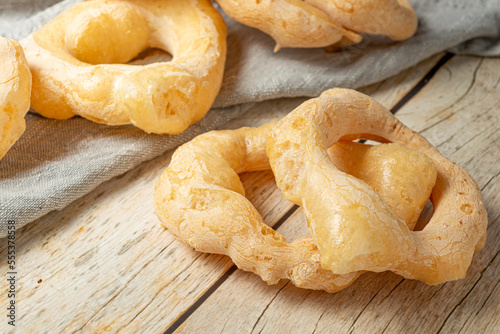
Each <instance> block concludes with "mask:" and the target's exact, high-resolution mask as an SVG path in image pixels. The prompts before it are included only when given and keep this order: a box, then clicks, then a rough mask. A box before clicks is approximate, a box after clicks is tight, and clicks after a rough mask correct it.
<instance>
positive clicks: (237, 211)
mask: <svg viewBox="0 0 500 334" xmlns="http://www.w3.org/2000/svg"><path fill="white" fill-rule="evenodd" d="M273 125H274V123H272V124H267V125H264V126H262V127H260V128H241V129H238V130H232V131H213V132H209V133H206V134H203V135H200V136H198V137H196V138H195V139H193V140H192V141H191V142H189V143H186V144H184V145H182V146H181V147H179V148H178V149H177V151H176V152H175V153H174V155H173V157H172V161H171V162H170V165H169V167H168V168H167V169H166V170H165V171H164V172H163V174H162V175H161V176H160V178H159V180H158V182H157V184H156V188H155V196H154V199H155V208H156V213H157V215H158V217H159V218H160V220H161V221H162V223H163V225H164V226H165V227H166V228H168V229H169V230H170V231H171V232H172V233H173V234H174V235H175V236H177V237H178V238H179V239H180V240H181V241H182V242H184V243H187V244H189V245H190V246H192V247H194V248H195V249H196V250H198V251H202V252H208V253H216V254H225V255H228V256H230V257H231V259H232V260H233V261H234V263H235V264H236V265H237V266H238V268H240V269H243V270H246V271H251V272H254V273H256V274H258V275H259V276H260V277H261V278H262V279H263V280H264V281H266V282H268V283H269V284H275V283H277V282H278V281H279V280H280V279H282V278H287V279H290V280H291V282H292V283H293V284H295V285H296V286H298V287H303V288H308V289H318V290H326V291H329V292H335V291H338V290H341V289H343V288H346V287H347V286H349V285H350V284H351V283H352V282H354V280H355V279H356V278H357V277H358V276H359V275H361V272H354V273H347V274H343V275H336V274H333V273H332V272H331V271H329V270H325V269H323V268H322V267H321V265H320V257H319V252H318V248H317V247H316V244H315V242H314V240H313V238H312V237H304V238H300V239H298V240H296V241H294V242H292V243H287V242H286V240H285V238H284V237H283V236H282V235H281V234H279V233H278V232H276V231H274V230H273V229H272V228H270V227H268V226H267V225H266V224H265V223H264V221H263V220H262V217H261V216H260V215H259V213H258V212H257V210H256V209H255V207H254V206H253V205H252V204H251V203H250V202H249V201H248V200H247V199H246V198H245V190H244V189H243V185H242V184H241V181H240V179H239V177H238V173H242V172H245V171H255V170H264V169H268V168H269V161H268V159H267V156H266V153H265V146H266V139H267V137H268V134H269V131H270V130H271V128H272V126H273ZM336 146H337V147H333V148H332V153H334V154H336V155H337V157H335V159H334V160H335V162H336V163H338V167H339V168H342V169H345V170H347V171H348V172H351V171H353V172H355V173H359V174H360V175H359V176H360V177H361V178H362V179H364V180H365V181H366V182H368V183H369V184H373V185H374V186H376V187H378V188H379V191H380V194H381V196H382V197H383V198H384V199H387V200H388V205H389V207H391V208H393V209H394V210H395V211H397V212H398V214H400V218H401V219H402V220H403V221H405V222H408V224H409V225H412V224H413V220H414V217H415V211H418V212H420V210H421V209H422V207H423V206H424V204H425V202H426V201H427V198H428V197H429V194H430V191H431V189H432V186H433V185H434V182H435V180H436V173H435V172H436V167H435V166H434V164H433V163H432V161H431V160H430V159H429V158H427V157H426V156H425V155H424V154H422V153H420V152H416V151H414V150H411V149H408V148H404V147H402V146H400V145H396V144H390V148H387V149H385V148H382V151H383V152H384V153H385V154H379V153H378V152H379V151H380V150H381V148H380V147H383V146H385V145H379V146H375V147H369V146H366V145H363V144H356V143H342V144H338V145H336ZM408 159H409V160H411V161H412V163H406V166H407V167H408V168H409V170H407V171H406V172H407V173H411V172H413V173H414V176H415V177H414V178H412V179H405V178H401V177H399V174H398V173H397V172H395V171H394V169H398V168H399V166H398V165H399V163H403V162H404V161H406V160H408ZM393 162H395V163H393ZM291 169H293V168H292V167H291ZM375 169H378V172H375ZM428 170H429V172H427V171H428ZM433 171H434V173H433ZM392 175H395V177H392ZM406 175H408V174H406ZM414 184H417V185H418V186H417V188H418V189H419V190H421V192H420V194H419V197H418V198H416V199H415V200H414V201H413V202H408V201H406V200H404V199H403V200H400V197H399V194H400V189H408V188H411V187H413V186H414ZM325 188H326V187H325ZM394 189H396V190H397V191H394ZM397 207H398V208H397Z"/></svg>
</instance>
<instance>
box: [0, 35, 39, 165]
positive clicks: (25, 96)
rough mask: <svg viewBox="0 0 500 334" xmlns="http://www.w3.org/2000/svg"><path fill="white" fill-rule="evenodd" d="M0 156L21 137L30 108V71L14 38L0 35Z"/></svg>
mask: <svg viewBox="0 0 500 334" xmlns="http://www.w3.org/2000/svg"><path fill="white" fill-rule="evenodd" d="M0 63H1V64H2V65H1V66H0V159H1V158H2V157H3V156H4V155H5V153H7V151H8V150H9V149H10V148H11V146H12V145H13V144H14V143H15V142H16V141H17V140H18V139H19V138H20V137H21V135H22V134H23V133H24V130H25V128H26V121H25V120H24V116H26V113H27V112H28V110H29V109H30V94H31V73H30V71H29V69H28V64H27V63H26V58H25V57H24V52H23V49H22V48H21V46H20V45H19V43H17V42H16V41H13V40H10V39H7V38H3V37H0Z"/></svg>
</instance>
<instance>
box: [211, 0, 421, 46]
mask: <svg viewBox="0 0 500 334" xmlns="http://www.w3.org/2000/svg"><path fill="white" fill-rule="evenodd" d="M216 1H217V2H218V3H219V4H220V6H221V7H222V8H223V9H224V11H225V12H226V13H227V14H228V15H229V16H230V17H232V18H233V19H234V20H236V21H238V22H241V23H243V24H245V25H248V26H250V27H254V28H257V29H259V30H261V31H263V32H265V33H267V34H268V35H270V36H271V37H272V38H273V39H274V40H275V41H276V48H275V51H277V50H279V49H280V48H282V47H298V48H311V47H326V46H331V45H332V44H333V45H335V46H336V47H342V46H346V45H350V44H355V43H358V42H360V41H361V39H362V37H361V36H360V35H358V33H370V34H380V35H385V36H387V37H389V38H391V39H393V40H404V39H407V38H409V37H411V36H412V35H413V34H414V33H415V31H416V29H417V25H418V20H417V15H416V14H415V12H414V11H413V7H412V6H411V4H410V3H409V2H408V0H305V1H302V0H261V1H245V0H243V1H242V0H216Z"/></svg>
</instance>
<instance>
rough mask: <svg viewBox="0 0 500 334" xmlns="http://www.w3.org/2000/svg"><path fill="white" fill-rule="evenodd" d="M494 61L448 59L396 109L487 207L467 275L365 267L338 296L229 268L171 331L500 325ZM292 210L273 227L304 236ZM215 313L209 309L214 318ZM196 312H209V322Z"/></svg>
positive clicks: (499, 167) (497, 77) (469, 329)
mask: <svg viewBox="0 0 500 334" xmlns="http://www.w3.org/2000/svg"><path fill="white" fill-rule="evenodd" d="M499 68H500V60H499V59H479V58H474V57H458V56H457V57H454V58H453V59H452V60H451V61H449V62H448V63H447V64H445V65H444V67H443V68H441V69H440V70H439V71H438V72H437V73H436V75H435V77H434V78H433V79H432V80H431V81H430V82H429V83H428V84H427V85H426V86H425V87H424V88H423V89H422V90H421V91H420V92H419V93H418V94H417V95H416V96H415V97H414V98H413V99H412V100H411V101H410V102H409V103H408V104H407V105H405V106H404V107H403V108H402V109H401V110H400V112H399V113H398V114H397V116H398V117H399V118H400V119H401V120H402V121H403V122H404V123H405V124H407V125H409V126H410V127H412V128H414V129H417V130H419V131H421V132H422V133H423V134H424V135H425V136H426V137H427V138H428V139H429V140H430V141H431V142H432V143H433V144H434V145H436V146H437V147H438V148H439V149H440V150H441V152H442V153H443V154H444V155H445V156H448V157H449V158H451V159H452V160H454V161H455V162H457V163H459V164H460V165H462V166H463V167H464V168H465V169H466V170H468V172H469V173H471V175H472V176H473V177H474V178H475V179H476V180H477V182H478V184H479V186H480V187H481V189H482V191H483V195H484V198H485V204H486V207H487V210H488V213H489V227H488V239H487V243H486V247H485V249H483V250H482V251H481V252H479V253H477V254H476V255H475V256H474V259H473V262H472V264H471V267H470V269H469V271H468V274H467V277H466V278H465V279H463V280H459V281H454V282H449V283H445V284H441V285H438V286H427V285H425V284H423V283H420V282H418V281H413V280H405V279H402V278H401V277H399V276H397V275H395V274H393V273H389V272H386V273H381V274H375V273H367V274H364V275H363V276H361V277H360V278H359V279H358V280H357V281H356V282H355V283H354V284H353V285H352V286H351V287H349V288H347V289H346V290H343V291H340V292H338V293H336V294H328V293H325V292H318V291H308V290H302V289H298V288H296V287H294V286H293V285H292V284H290V283H288V282H286V281H282V282H280V283H279V284H278V285H276V286H266V284H265V283H264V282H262V281H261V280H260V279H259V278H258V277H256V276H255V275H252V274H249V273H245V272H242V271H236V272H235V273H234V274H233V275H231V277H229V278H228V279H227V280H226V282H224V284H222V285H221V286H220V287H219V289H217V291H216V292H215V293H214V294H213V295H212V296H210V298H208V299H207V300H206V301H205V303H203V304H202V305H201V306H200V307H199V308H198V309H197V310H196V311H195V312H194V313H193V314H192V315H191V316H190V317H189V318H188V319H187V320H186V321H185V323H184V324H183V325H182V326H181V327H179V329H178V331H179V332H185V333H193V332H202V331H206V332H228V333H231V332H242V333H250V332H258V333H260V332H262V333H283V332H292V333H315V332H317V333H351V332H355V333H383V332H389V333H401V332H405V333H457V332H464V333H476V332H481V333H498V332H500V320H499V319H500V284H499V281H500V267H499V266H500V256H499V254H500V253H499V252H500V243H498V240H499V239H500V222H499V217H500V195H499V193H500V179H499V176H500V112H499V110H500V99H499V98H498V96H500V87H499V83H500V70H499ZM305 224H306V222H305V218H304V215H303V214H302V212H301V210H297V211H296V212H295V213H294V215H292V216H291V217H290V218H289V219H288V220H287V221H286V222H285V223H284V224H283V225H282V226H281V227H280V228H279V229H278V231H280V232H282V233H283V234H284V235H285V236H287V238H289V239H291V240H293V239H295V238H297V237H300V236H302V235H306V234H308V232H307V230H306V229H305V227H304V226H305ZM214 315H217V316H216V317H214ZM204 319H211V321H209V322H207V321H206V320H204Z"/></svg>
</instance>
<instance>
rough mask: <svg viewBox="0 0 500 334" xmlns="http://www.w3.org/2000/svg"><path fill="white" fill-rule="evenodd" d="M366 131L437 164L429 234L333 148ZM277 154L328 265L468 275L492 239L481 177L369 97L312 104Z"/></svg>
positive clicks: (280, 181) (341, 93) (434, 277)
mask: <svg viewBox="0 0 500 334" xmlns="http://www.w3.org/2000/svg"><path fill="white" fill-rule="evenodd" d="M356 138H365V139H373V140H378V141H381V142H394V143H398V144H401V145H404V146H406V147H408V148H411V149H414V150H418V151H420V152H422V153H424V154H425V155H427V156H428V157H429V158H431V159H432V160H433V161H434V163H435V165H436V166H437V181H436V185H435V186H434V188H433V189H432V195H431V201H432V204H433V206H434V213H433V215H432V218H431V220H430V221H429V222H428V224H427V225H426V226H425V228H424V229H423V230H422V231H415V232H412V231H410V229H409V228H408V226H407V224H406V223H405V222H404V221H403V220H402V219H400V218H399V217H397V215H396V214H395V213H394V211H393V210H391V209H390V208H389V207H388V204H389V203H386V202H385V201H384V199H383V198H382V197H381V196H380V195H379V194H377V193H376V192H375V191H374V190H373V189H372V188H371V187H370V186H368V185H367V184H366V183H365V182H363V181H361V180H359V179H357V178H355V177H353V176H351V175H349V174H346V173H344V172H342V171H339V170H338V169H337V168H336V167H335V166H334V165H333V164H332V163H331V160H330V159H329V157H328V155H327V151H326V150H327V148H328V147H329V146H331V145H333V144H334V143H336V142H337V141H338V140H339V139H349V140H352V139H356ZM267 154H268V156H269V160H270V164H271V167H272V169H273V172H274V175H275V177H276V183H277V185H278V187H279V188H280V189H281V191H282V194H283V196H284V197H285V198H287V199H288V200H290V201H292V202H294V203H295V204H298V205H300V206H302V208H303V209H304V212H305V215H306V218H307V222H308V224H309V228H310V229H311V232H312V234H313V236H314V238H315V241H316V244H317V246H318V248H319V252H320V254H321V266H322V267H323V268H325V269H328V270H331V271H332V272H333V273H337V274H345V273H350V272H356V271H359V270H363V271H364V270H367V271H375V272H380V271H385V270H390V271H393V272H395V273H397V274H399V275H401V276H403V277H405V278H411V279H418V280H420V281H423V282H425V283H427V284H439V283H442V282H445V281H449V280H455V279H459V278H463V277H464V276H465V274H466V271H467V268H468V267H469V265H470V263H471V260H472V256H473V254H474V251H477V250H479V249H480V248H481V247H482V246H483V244H484V241H485V237H486V226H487V222H488V219H487V214H486V209H485V207H484V203H483V198H482V195H481V191H480V190H479V188H478V186H477V184H476V182H475V181H474V180H473V179H472V177H471V176H470V175H469V174H467V172H465V171H464V170H463V169H462V168H460V167H459V166H457V165H456V164H455V163H453V162H451V161H450V160H448V159H446V158H444V157H443V156H442V155H441V154H440V153H439V152H438V151H437V150H436V149H435V148H434V147H433V146H432V145H431V144H430V143H429V142H428V141H427V140H425V139H424V138H423V137H422V136H421V135H419V134H418V133H416V132H414V131H412V130H411V129H409V128H408V127H406V126H405V125H403V124H402V123H401V122H399V121H398V120H397V119H396V118H395V117H394V115H392V114H391V113H390V112H389V111H388V110H387V109H386V108H384V107H383V106H381V105H380V104H379V103H377V102H376V101H374V100H373V99H371V98H370V97H368V96H366V95H364V94H361V93H358V92H356V91H353V90H348V89H331V90H328V91H325V92H324V93H323V94H321V96H320V97H318V98H315V99H311V100H309V101H306V102H304V103H303V104H302V105H300V106H299V107H298V108H297V109H295V110H294V111H292V112H291V113H290V114H288V115H287V116H286V117H285V118H283V119H282V120H281V121H280V123H278V124H277V126H276V127H275V128H274V129H273V131H272V134H271V136H270V138H269V141H268V143H267ZM401 168H403V172H404V169H406V167H405V166H404V165H403V166H401ZM403 176H404V173H403ZM407 177H408V178H411V177H413V175H411V173H408V175H407Z"/></svg>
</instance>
